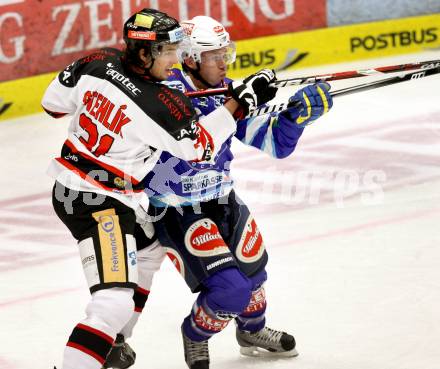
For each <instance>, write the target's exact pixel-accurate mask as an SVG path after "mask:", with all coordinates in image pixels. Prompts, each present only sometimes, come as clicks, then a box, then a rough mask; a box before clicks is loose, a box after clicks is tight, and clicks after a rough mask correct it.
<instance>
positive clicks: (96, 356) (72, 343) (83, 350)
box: [66, 341, 105, 365]
mask: <svg viewBox="0 0 440 369" xmlns="http://www.w3.org/2000/svg"><path fill="white" fill-rule="evenodd" d="M66 346H69V347H73V348H75V349H77V350H79V351H82V352H84V353H85V354H87V355H89V356H91V357H93V358H94V359H96V360H97V361H98V362H99V363H100V364H101V365H102V364H104V363H105V358H103V357H101V356H100V355H98V354H97V353H96V352H93V351H92V350H89V349H88V348H86V347H84V346H81V345H78V344H77V343H74V342H70V341H69V342H67V344H66Z"/></svg>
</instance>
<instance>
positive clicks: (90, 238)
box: [52, 183, 137, 369]
mask: <svg viewBox="0 0 440 369" xmlns="http://www.w3.org/2000/svg"><path fill="white" fill-rule="evenodd" d="M63 195H64V197H63ZM71 195H72V191H71V190H69V189H67V188H64V187H63V186H62V185H60V184H59V183H56V185H55V186H54V192H53V197H52V199H53V206H54V209H55V211H56V213H57V215H58V217H59V218H60V219H61V220H62V221H63V222H64V224H65V225H66V226H67V227H68V228H69V230H70V231H71V233H72V235H73V236H74V237H75V238H76V239H77V241H78V246H79V251H80V256H81V261H82V264H83V268H84V273H85V276H86V279H87V282H88V285H89V289H90V292H91V294H92V296H91V300H90V302H89V303H88V305H87V308H86V317H85V318H84V319H83V320H81V321H80V322H79V323H78V324H77V325H76V326H75V327H74V329H73V330H72V333H71V335H70V337H69V340H68V342H67V345H66V348H65V351H64V357H63V365H62V369H78V368H81V369H99V368H101V366H102V365H103V363H104V361H105V358H106V356H107V354H108V352H109V351H110V349H111V347H112V344H113V342H114V339H115V338H116V335H117V333H119V332H120V331H121V329H122V328H123V327H124V326H125V325H126V324H127V322H128V321H129V319H130V317H131V315H132V313H133V306H134V302H133V288H136V286H137V265H136V244H135V240H134V237H133V233H134V232H133V231H134V222H135V216H134V212H133V211H132V210H131V209H130V208H128V207H127V206H125V205H124V204H122V203H120V202H119V201H116V200H115V199H112V198H110V197H106V198H105V199H104V200H103V202H101V203H100V204H99V205H94V204H93V202H92V204H90V201H87V200H90V199H93V198H96V194H90V193H83V192H79V193H76V195H77V198H76V199H75V200H74V201H73V202H70V203H66V202H65V201H63V198H72V197H75V196H71ZM94 202H95V203H96V201H94Z"/></svg>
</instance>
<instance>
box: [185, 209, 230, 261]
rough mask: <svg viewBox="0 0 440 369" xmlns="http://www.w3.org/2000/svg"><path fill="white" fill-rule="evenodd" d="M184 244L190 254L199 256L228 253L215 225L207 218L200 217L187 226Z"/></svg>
mask: <svg viewBox="0 0 440 369" xmlns="http://www.w3.org/2000/svg"><path fill="white" fill-rule="evenodd" d="M185 245H186V248H187V249H188V251H189V252H190V253H191V254H193V255H195V256H200V257H210V256H215V255H221V254H226V253H229V248H228V246H226V243H225V241H224V240H223V238H222V236H221V234H220V232H219V230H218V228H217V225H216V224H215V223H214V222H213V221H212V220H211V219H208V218H203V219H200V220H198V221H197V222H195V223H193V224H192V225H191V227H189V228H188V230H187V231H186V233H185Z"/></svg>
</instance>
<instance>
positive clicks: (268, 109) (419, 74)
mask: <svg viewBox="0 0 440 369" xmlns="http://www.w3.org/2000/svg"><path fill="white" fill-rule="evenodd" d="M439 73H440V65H439V66H435V67H433V68H429V69H423V70H417V71H414V72H410V73H405V74H402V75H400V76H395V77H389V78H386V79H382V80H379V81H374V82H368V83H363V84H360V85H355V86H351V87H347V88H343V89H340V90H336V91H333V92H331V93H330V95H331V96H332V97H336V96H344V95H350V94H353V93H356V92H361V91H368V90H372V89H375V88H379V87H385V86H390V85H394V84H396V83H400V82H405V81H411V80H413V79H420V78H423V77H428V76H432V75H435V74H439ZM299 104H300V102H299V101H295V102H291V103H281V104H277V105H268V106H263V107H262V108H259V109H256V110H254V111H253V112H252V113H250V114H249V115H248V116H247V118H250V117H256V116H258V115H264V114H269V113H272V112H278V111H281V110H284V109H286V108H289V107H298V106H299Z"/></svg>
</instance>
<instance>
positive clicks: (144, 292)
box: [136, 286, 150, 295]
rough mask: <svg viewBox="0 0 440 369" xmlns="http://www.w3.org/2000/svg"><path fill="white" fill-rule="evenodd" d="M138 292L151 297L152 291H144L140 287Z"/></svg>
mask: <svg viewBox="0 0 440 369" xmlns="http://www.w3.org/2000/svg"><path fill="white" fill-rule="evenodd" d="M136 291H137V292H139V293H142V294H143V295H149V294H150V291H148V290H145V289H143V288H142V287H139V286H138V287H137V288H136Z"/></svg>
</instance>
